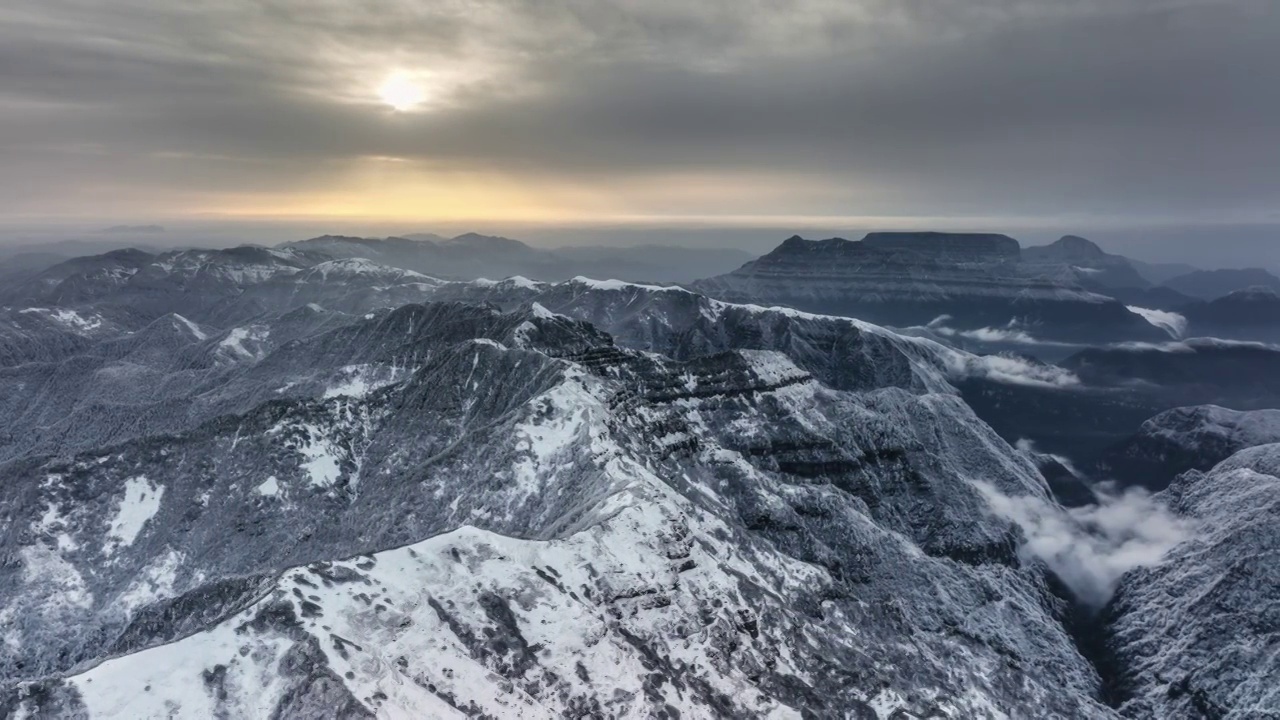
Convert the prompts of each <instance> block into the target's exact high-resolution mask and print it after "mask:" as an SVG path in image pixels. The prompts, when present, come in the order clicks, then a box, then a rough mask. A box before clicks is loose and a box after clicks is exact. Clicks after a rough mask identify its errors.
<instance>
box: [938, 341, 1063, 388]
mask: <svg viewBox="0 0 1280 720" xmlns="http://www.w3.org/2000/svg"><path fill="white" fill-rule="evenodd" d="M947 350H948V352H947V354H946V355H945V356H944V360H945V362H946V365H947V373H948V374H949V375H950V376H951V377H953V378H960V379H963V378H984V379H987V380H991V381H993V382H998V383H1004V384H1006V385H1023V386H1026V387H1042V388H1070V387H1076V386H1079V385H1080V378H1078V377H1076V375H1075V373H1073V372H1071V371H1070V370H1066V369H1064V368H1060V367H1058V366H1056V365H1045V364H1041V363H1036V362H1033V361H1031V360H1027V359H1025V358H1020V357H1015V356H1012V355H972V354H970V353H966V352H960V351H958V350H951V349H950V348H948V349H947Z"/></svg>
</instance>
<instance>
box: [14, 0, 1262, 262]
mask: <svg viewBox="0 0 1280 720" xmlns="http://www.w3.org/2000/svg"><path fill="white" fill-rule="evenodd" d="M0 81H2V84H0V88H3V89H0V112H3V113H4V115H5V118H6V122H5V125H4V127H3V129H0V158H3V161H4V165H5V168H6V171H7V172H6V173H4V176H3V178H0V226H8V227H14V226H38V225H44V226H48V225H50V224H53V225H57V224H72V225H75V224H81V225H82V226H88V227H94V226H98V227H101V226H108V225H118V224H150V223H158V224H161V225H165V226H166V227H168V228H170V230H171V231H172V232H175V233H176V232H177V231H178V230H179V229H180V227H187V228H190V229H194V230H200V231H201V232H205V233H206V234H207V235H209V236H210V237H229V236H230V235H233V234H235V233H236V232H240V233H242V234H243V235H244V237H241V238H239V240H240V241H243V242H266V241H274V240H275V239H297V238H298V236H306V235H307V234H311V233H316V232H349V230H345V229H344V228H356V229H360V228H365V230H358V231H359V232H360V233H361V234H388V232H387V231H394V232H404V231H432V230H442V229H443V230H445V231H448V229H449V228H466V229H472V228H475V229H478V230H480V231H485V232H494V233H502V234H510V235H513V236H516V237H521V238H523V239H528V240H530V241H531V242H535V243H537V244H547V243H550V244H556V243H563V244H581V243H583V242H601V243H608V242H615V241H621V240H616V239H618V238H632V237H642V236H644V235H645V234H646V233H648V234H649V235H653V236H659V237H665V238H675V239H677V240H680V239H681V237H684V238H685V239H686V240H687V241H688V242H693V243H703V244H707V243H710V244H713V245H724V244H734V243H737V244H738V246H739V247H741V248H742V249H744V250H748V251H751V252H760V251H762V250H763V249H767V247H768V246H769V243H770V242H772V241H776V240H777V239H778V237H776V236H778V235H779V234H781V236H782V237H785V236H786V235H790V234H792V233H796V232H798V233H802V234H806V235H811V234H812V235H816V236H822V235H826V234H845V235H852V234H856V233H858V232H861V231H864V230H870V229H880V228H883V229H938V230H989V231H995V232H1005V233H1008V234H1010V235H1013V236H1015V237H1018V238H1019V239H1020V240H1023V241H1024V243H1028V244H1030V243H1040V242H1046V241H1049V240H1052V239H1053V238H1054V237H1056V236H1058V235H1061V234H1064V233H1075V234H1080V235H1084V236H1086V237H1090V238H1092V239H1095V240H1097V241H1098V242H1099V243H1101V244H1102V245H1103V246H1104V247H1107V248H1108V249H1109V250H1111V251H1113V252H1119V253H1126V254H1130V255H1133V256H1135V257H1138V258H1140V259H1143V260H1147V261H1159V260H1169V261H1180V262H1194V263H1196V264H1201V265H1217V266H1223V265H1225V266H1243V265H1265V266H1270V267H1274V266H1276V265H1277V264H1278V263H1280V258H1278V257H1277V256H1276V250H1275V249H1274V248H1275V247H1276V246H1277V245H1280V242H1277V240H1278V239H1280V230H1278V228H1280V215H1277V206H1276V199H1277V197H1280V174H1278V173H1276V172H1275V168H1276V167H1280V96H1278V95H1277V94H1276V93H1274V92H1272V89H1273V88H1275V87H1277V86H1280V6H1277V5H1276V4H1275V3H1274V2H1269V1H1267V0H1074V1H1073V2H1065V3H1064V2H1058V1H1056V0H975V1H974V2H966V3H948V4H939V3H933V2H922V1H920V0H912V1H910V2H901V1H898V0H895V1H894V2H887V1H886V0H858V2H853V3H836V2H829V1H828V0H804V1H803V2H800V3H796V4H789V5H787V6H778V5H774V4H770V3H752V4H750V6H749V7H744V6H743V5H742V4H741V3H737V2H726V1H722V0H716V1H714V2H706V3H696V4H688V3H667V2H658V3H634V2H629V1H627V0H614V1H611V2H604V3H579V2H576V1H570V2H564V3H555V4H550V5H547V4H536V5H530V4H527V3H519V2H511V1H510V0H481V1H480V2H475V3H466V4H457V3H450V2H430V3H422V2H413V1H411V0H377V1H376V2H374V3H371V4H367V5H363V6H361V7H360V8H352V7H349V6H348V5H347V4H345V3H339V2H321V3H299V2H297V1H296V0H281V1H280V2H273V3H267V4H263V3H258V2H251V1H249V0H219V1H217V2H211V3H201V4H197V5H182V6H177V5H173V6H168V5H160V6H157V5H156V4H155V3H151V2H145V1H144V0H120V1H119V2H112V3H109V4H88V3H84V2H79V1H77V0H50V1H49V2H43V3H39V4H28V3H23V4H16V5H11V6H6V7H4V8H0ZM211 228H212V229H211ZM283 228H294V229H296V230H298V232H294V230H289V231H288V232H285V231H284V230H283ZM604 228H609V231H608V232H605V231H604V230H603V229H604ZM681 228H694V229H700V230H699V232H697V233H684V234H683V236H682V234H681V232H680V229H681ZM707 228H722V229H724V230H725V234H720V233H717V232H710V231H708V230H706V229H707ZM764 228H767V229H768V232H764V231H763V229H764ZM46 229H47V228H46ZM384 229H386V231H384ZM555 229H560V230H562V231H563V234H564V236H565V239H564V240H561V241H557V240H555V239H553V238H552V235H553V231H554V230H555ZM657 229H661V230H662V232H658V231H657ZM277 231H279V232H277ZM730 232H734V233H737V235H736V236H735V237H730V235H729V234H728V233H730ZM286 234H287V235H289V236H288V237H285V235H286ZM6 235H7V236H8V237H10V238H12V237H13V234H12V233H7V234H6ZM41 236H42V237H46V236H47V235H44V234H41ZM592 238H595V239H592ZM770 238H772V240H771V239H770ZM178 242H181V241H178ZM664 242H670V240H667V241H664Z"/></svg>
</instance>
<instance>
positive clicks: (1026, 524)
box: [974, 481, 1195, 609]
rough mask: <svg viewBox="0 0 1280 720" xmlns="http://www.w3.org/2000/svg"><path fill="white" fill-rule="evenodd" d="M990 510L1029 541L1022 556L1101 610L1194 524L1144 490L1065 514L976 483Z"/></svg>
mask: <svg viewBox="0 0 1280 720" xmlns="http://www.w3.org/2000/svg"><path fill="white" fill-rule="evenodd" d="M974 485H975V486H977V488H978V490H979V491H980V492H981V493H982V494H983V496H984V497H985V498H986V500H987V503H988V504H989V505H990V507H991V510H992V511H993V512H994V513H996V514H997V515H999V516H1000V517H1003V518H1006V519H1008V520H1011V521H1013V522H1014V523H1016V524H1017V525H1018V526H1019V527H1020V528H1022V531H1023V533H1024V535H1025V536H1026V542H1025V544H1024V545H1023V546H1022V548H1021V552H1022V553H1023V555H1024V556H1026V557H1030V558H1036V559H1039V560H1041V561H1042V562H1044V563H1045V565H1047V566H1048V567H1049V569H1050V570H1051V571H1052V572H1053V573H1054V574H1055V575H1056V576H1057V577H1058V578H1059V579H1060V580H1061V581H1062V582H1063V584H1065V585H1066V586H1067V587H1068V588H1069V589H1070V590H1071V592H1072V593H1073V594H1074V595H1075V596H1076V598H1077V599H1078V600H1079V601H1080V602H1081V603H1083V604H1085V605H1087V606H1089V607H1092V608H1095V609H1099V608H1102V607H1103V606H1105V605H1106V604H1107V602H1108V601H1110V600H1111V597H1112V595H1114V594H1115V591H1116V587H1117V586H1118V585H1119V583H1120V579H1121V578H1122V577H1123V576H1124V574H1125V573H1127V572H1129V571H1130V570H1134V569H1136V568H1140V567H1151V566H1154V565H1158V564H1159V563H1160V562H1162V561H1163V560H1164V557H1165V554H1166V553H1168V552H1169V550H1171V549H1172V548H1173V547H1174V546H1175V545H1178V544H1179V543H1181V542H1183V541H1184V540H1187V539H1188V538H1190V537H1191V536H1192V534H1193V533H1194V530H1195V528H1194V525H1193V524H1192V523H1191V522H1190V521H1188V520H1186V519H1184V518H1181V517H1179V516H1177V515H1174V514H1173V513H1172V512H1170V511H1169V509H1168V508H1167V507H1166V506H1165V505H1164V504H1163V503H1161V502H1160V501H1159V500H1158V499H1157V498H1156V497H1154V496H1152V495H1151V494H1150V493H1148V492H1146V491H1145V490H1142V489H1140V488H1134V489H1130V490H1126V491H1124V492H1121V493H1108V492H1105V491H1103V492H1100V493H1099V498H1100V501H1099V502H1098V504H1096V505H1089V506H1085V507H1080V508H1072V509H1065V508H1062V507H1060V506H1058V505H1056V504H1054V503H1052V502H1049V501H1047V500H1045V499H1043V498H1038V497H1034V496H1020V497H1014V496H1010V495H1005V494H1004V493H1002V492H1000V491H999V490H997V489H996V488H995V487H994V486H992V485H990V484H989V483H985V482H978V481H975V483H974Z"/></svg>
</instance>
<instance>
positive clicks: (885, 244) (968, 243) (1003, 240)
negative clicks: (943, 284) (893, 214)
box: [862, 232, 1022, 262]
mask: <svg viewBox="0 0 1280 720" xmlns="http://www.w3.org/2000/svg"><path fill="white" fill-rule="evenodd" d="M862 243H863V245H865V246H866V247H867V248H870V249H875V250H881V251H895V250H908V251H911V252H916V253H920V254H922V255H927V256H929V257H930V258H931V259H936V260H947V261H951V262H1016V261H1017V260H1018V259H1019V258H1020V256H1021V254H1022V246H1021V245H1019V244H1018V241H1017V240H1014V239H1013V238H1011V237H1009V236H1008V235H999V234H996V233H946V232H874V233H868V234H867V236H866V237H865V238H863V239H862Z"/></svg>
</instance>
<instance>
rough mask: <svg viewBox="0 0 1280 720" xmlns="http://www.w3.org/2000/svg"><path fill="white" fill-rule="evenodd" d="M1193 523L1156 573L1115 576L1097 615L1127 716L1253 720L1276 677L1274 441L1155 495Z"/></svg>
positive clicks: (1268, 701)
mask: <svg viewBox="0 0 1280 720" xmlns="http://www.w3.org/2000/svg"><path fill="white" fill-rule="evenodd" d="M1164 494H1165V495H1166V496H1167V499H1168V501H1169V502H1170V504H1171V506H1172V507H1173V508H1175V510H1176V511H1177V512H1178V513H1179V514H1180V515H1181V516H1182V517H1184V518H1186V519H1188V520H1189V521H1192V522H1194V523H1195V526H1196V528H1197V532H1196V535H1195V537H1194V538H1193V539H1191V540H1188V541H1186V542H1184V543H1182V544H1181V545H1179V546H1178V547H1176V548H1174V550H1172V551H1171V552H1170V554H1169V556H1168V558H1167V560H1166V562H1165V563H1164V564H1162V565H1160V566H1158V567H1154V568H1148V569H1143V570H1138V571H1136V572H1134V573H1132V574H1131V575H1129V576H1128V577H1126V578H1125V580H1124V582H1123V583H1122V584H1121V586H1120V590H1119V592H1118V594H1117V596H1116V598H1115V599H1114V600H1113V602H1112V605H1111V607H1110V608H1109V610H1108V613H1109V615H1110V617H1111V618H1113V625H1112V628H1111V647H1110V651H1111V653H1112V654H1113V657H1114V658H1115V659H1116V661H1117V663H1118V664H1119V666H1120V667H1123V668H1125V670H1124V674H1123V679H1122V682H1121V683H1120V690H1121V697H1122V698H1123V700H1124V702H1123V705H1122V706H1121V711H1122V712H1123V713H1124V714H1125V715H1128V716H1130V717H1152V718H1157V717H1160V718H1164V717H1170V718H1172V717H1196V718H1200V717H1204V718H1230V719H1232V720H1236V719H1238V720H1244V719H1245V718H1263V717H1270V716H1273V715H1275V714H1276V708H1277V703H1278V702H1280V698H1278V697H1277V694H1276V693H1277V690H1276V682H1275V680H1276V678H1277V677H1280V660H1278V658H1280V624H1278V623H1277V617H1280V596H1278V595H1277V594H1276V588H1277V587H1280V574H1278V573H1280V564H1277V563H1276V559H1277V557H1278V556H1280V532H1277V530H1278V529H1280V523H1277V522H1276V520H1277V518H1278V517H1280V445H1264V446H1260V447H1256V448H1251V449H1248V450H1243V451H1241V452H1239V453H1237V454H1235V455H1233V456H1231V457H1230V458H1229V459H1227V460H1225V461H1223V462H1222V463H1220V464H1218V465H1217V466H1216V467H1214V468H1213V469H1212V470H1211V471H1209V472H1207V473H1204V472H1200V471H1191V472H1188V473H1186V474H1184V475H1182V476H1181V477H1180V478H1179V479H1178V480H1176V481H1175V482H1174V483H1173V484H1172V485H1171V486H1170V487H1169V489H1168V490H1166V491H1165V493H1164Z"/></svg>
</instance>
